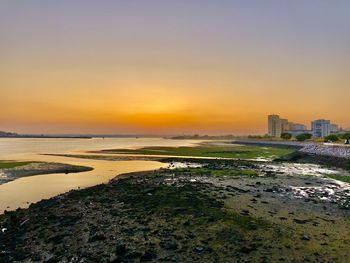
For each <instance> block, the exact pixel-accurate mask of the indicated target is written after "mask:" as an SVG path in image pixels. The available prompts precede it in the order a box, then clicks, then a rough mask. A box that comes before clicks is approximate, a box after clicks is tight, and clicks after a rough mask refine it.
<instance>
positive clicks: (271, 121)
mask: <svg viewBox="0 0 350 263" xmlns="http://www.w3.org/2000/svg"><path fill="white" fill-rule="evenodd" d="M287 125H288V120H286V119H281V118H280V116H278V115H269V116H268V127H269V135H270V136H273V137H280V136H281V134H282V133H283V131H284V130H285V129H286V128H287Z"/></svg>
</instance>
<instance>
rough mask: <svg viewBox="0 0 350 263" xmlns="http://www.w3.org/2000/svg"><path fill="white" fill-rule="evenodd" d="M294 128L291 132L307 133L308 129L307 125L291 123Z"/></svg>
mask: <svg viewBox="0 0 350 263" xmlns="http://www.w3.org/2000/svg"><path fill="white" fill-rule="evenodd" d="M291 124H292V125H291V126H292V127H291V129H290V131H306V130H307V128H306V125H304V124H300V123H291Z"/></svg>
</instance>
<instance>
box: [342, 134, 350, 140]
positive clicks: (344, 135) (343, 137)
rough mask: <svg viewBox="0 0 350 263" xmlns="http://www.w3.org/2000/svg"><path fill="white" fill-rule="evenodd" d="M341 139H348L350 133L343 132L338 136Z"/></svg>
mask: <svg viewBox="0 0 350 263" xmlns="http://www.w3.org/2000/svg"><path fill="white" fill-rule="evenodd" d="M340 138H342V139H343V140H350V133H344V134H342V135H341V136H340Z"/></svg>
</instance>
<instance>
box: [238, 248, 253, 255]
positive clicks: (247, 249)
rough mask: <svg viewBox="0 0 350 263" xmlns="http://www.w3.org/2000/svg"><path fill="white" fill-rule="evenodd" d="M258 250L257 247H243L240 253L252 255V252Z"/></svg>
mask: <svg viewBox="0 0 350 263" xmlns="http://www.w3.org/2000/svg"><path fill="white" fill-rule="evenodd" d="M254 250H256V248H255V247H242V248H241V249H240V250H239V252H241V253H243V254H250V253H251V252H252V251H254Z"/></svg>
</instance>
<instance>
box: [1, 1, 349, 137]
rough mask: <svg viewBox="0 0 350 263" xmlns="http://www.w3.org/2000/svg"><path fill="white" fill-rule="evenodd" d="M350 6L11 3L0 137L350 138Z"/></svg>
mask: <svg viewBox="0 0 350 263" xmlns="http://www.w3.org/2000/svg"><path fill="white" fill-rule="evenodd" d="M349 8H350V2H348V1H343V0H337V1H332V2H329V1H318V2H317V3H315V2H309V1H301V0H297V1H288V2H287V1H286V2H283V4H282V3H281V2H280V1H277V0H267V1H264V2H263V3H262V1H257V0H255V1H249V2H248V1H220V3H217V2H215V3H214V2H213V1H206V0H204V1H197V0H192V1H173V2H167V3H164V1H156V0H150V1H147V3H146V1H98V2H95V1H74V2H72V1H66V0H63V1H57V2H54V3H53V2H50V3H45V2H43V1H36V0H34V1H30V2H17V1H6V0H5V1H2V2H1V8H0V33H1V35H2V41H1V44H0V59H1V62H2V63H1V64H0V74H1V75H0V130H5V131H13V132H18V133H54V134H57V133H110V134H113V133H118V134H127V133H133V134H182V133H186V134H189V133H201V134H236V135H243V134H263V133H266V115H268V114H270V113H271V112H278V113H279V114H280V115H281V116H289V118H290V119H293V120H294V121H295V122H297V123H308V124H309V121H308V120H313V119H318V118H322V116H324V117H325V118H327V119H331V120H333V121H334V122H336V123H338V124H339V125H340V126H342V127H344V128H347V127H349V126H350V120H349V116H348V112H349V111H350V106H349V103H348V98H349V95H350V89H349V83H350V78H349V74H348V72H349V68H350V64H349V61H350V45H349V43H350V17H349V16H348V10H349Z"/></svg>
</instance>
